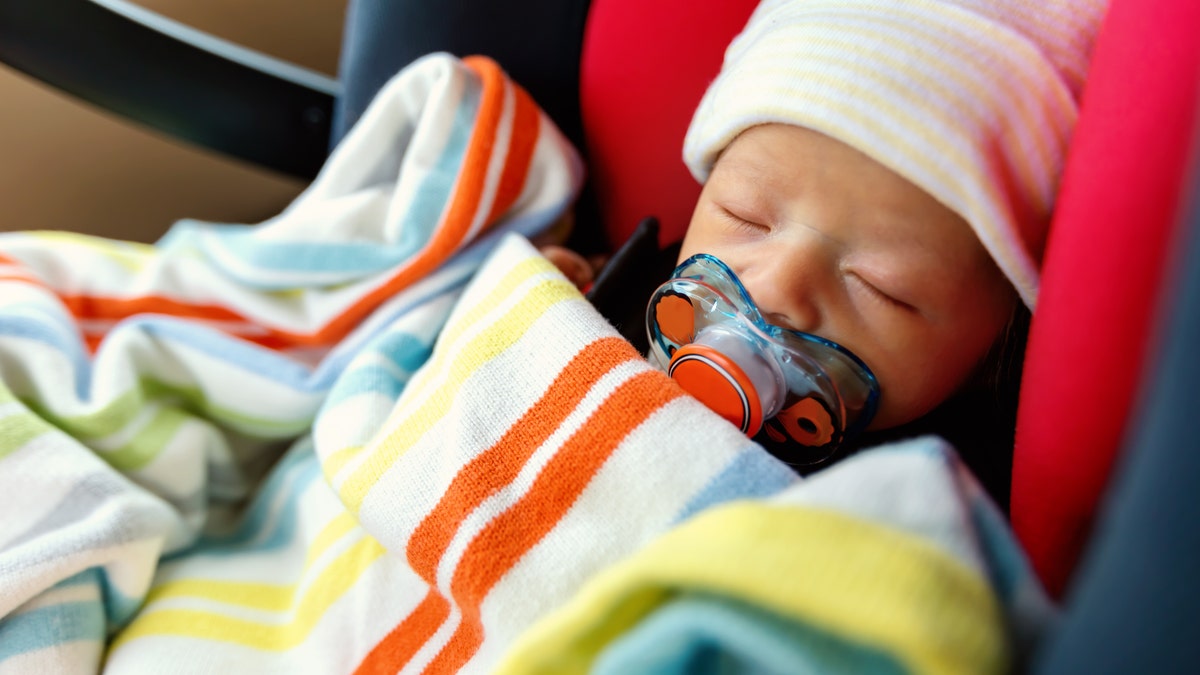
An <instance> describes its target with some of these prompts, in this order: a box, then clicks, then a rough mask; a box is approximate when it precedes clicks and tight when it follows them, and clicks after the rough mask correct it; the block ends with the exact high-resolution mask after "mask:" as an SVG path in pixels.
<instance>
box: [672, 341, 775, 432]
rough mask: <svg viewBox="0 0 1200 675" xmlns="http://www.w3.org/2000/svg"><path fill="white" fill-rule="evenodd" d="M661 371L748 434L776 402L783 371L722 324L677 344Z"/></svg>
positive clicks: (771, 412) (768, 357)
mask: <svg viewBox="0 0 1200 675" xmlns="http://www.w3.org/2000/svg"><path fill="white" fill-rule="evenodd" d="M667 373H668V374H669V375H670V376H671V377H673V378H675V380H676V381H677V382H678V383H679V384H680V386H682V387H683V388H684V389H685V390H687V392H688V393H689V394H691V395H692V396H694V397H696V398H697V399H699V400H700V402H701V403H703V404H704V405H705V406H707V407H708V408H709V409H711V410H713V411H714V412H716V413H717V414H718V415H721V416H722V417H724V418H725V419H727V420H729V421H730V422H732V423H733V424H735V425H737V426H739V427H740V428H741V430H742V431H743V432H744V433H746V434H747V435H749V436H753V435H755V434H757V433H758V431H759V429H761V428H762V425H763V420H767V419H770V418H771V417H773V416H774V415H775V414H776V413H777V412H779V409H780V407H782V404H783V400H784V396H785V394H786V393H787V392H786V387H785V384H784V379H783V374H782V373H781V372H780V370H779V366H778V365H776V364H775V362H774V360H773V359H771V358H770V356H769V355H767V354H763V353H762V352H761V351H760V349H759V348H758V346H757V345H756V344H755V342H754V341H753V340H751V339H748V337H747V336H745V335H743V334H741V333H740V332H738V331H736V330H733V329H732V328H730V327H728V326H726V325H721V324H717V325H712V326H709V327H707V328H705V329H703V330H701V331H700V332H699V333H698V334H697V335H696V337H695V339H694V340H693V341H692V342H691V343H689V344H686V345H684V346H683V347H680V348H679V350H678V351H676V352H675V354H674V355H673V356H672V357H671V364H670V366H669V367H668V369H667Z"/></svg>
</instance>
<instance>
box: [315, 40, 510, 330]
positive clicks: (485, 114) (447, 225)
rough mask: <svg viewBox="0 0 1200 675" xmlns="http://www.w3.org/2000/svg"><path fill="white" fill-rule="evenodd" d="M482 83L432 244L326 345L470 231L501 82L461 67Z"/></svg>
mask: <svg viewBox="0 0 1200 675" xmlns="http://www.w3.org/2000/svg"><path fill="white" fill-rule="evenodd" d="M463 62H464V63H465V64H466V65H467V66H468V67H469V68H471V70H472V71H474V72H475V73H476V74H477V75H479V77H480V79H481V80H482V82H483V91H482V92H481V94H480V101H479V112H478V113H476V118H475V128H474V129H472V131H471V139H470V140H469V141H468V142H467V151H466V155H465V156H464V157H463V162H462V167H461V168H460V169H459V173H458V178H457V180H456V181H455V185H454V194H453V196H452V197H451V199H450V202H449V206H448V207H447V209H446V211H445V212H444V215H443V217H442V222H441V223H440V224H439V225H438V228H437V230H436V232H435V234H434V236H433V238H432V239H431V240H430V241H429V242H428V243H426V245H425V247H424V248H423V249H421V251H420V252H419V253H418V254H417V255H416V257H415V258H414V259H413V260H412V261H411V262H410V263H409V264H408V265H407V266H405V267H404V268H403V269H401V270H400V271H399V272H397V273H396V275H395V276H393V277H392V278H391V279H388V280H387V281H386V282H385V283H384V284H382V285H380V286H377V287H376V288H374V289H372V290H371V291H370V292H369V293H367V294H366V295H364V296H363V297H362V298H360V299H359V301H358V302H357V303H355V304H354V305H353V306H351V307H350V308H349V309H348V310H347V311H346V312H343V313H342V314H341V315H340V316H338V317H336V318H334V319H333V320H332V321H331V322H330V323H329V325H327V326H326V327H325V329H324V330H323V331H322V332H321V333H322V335H321V337H322V338H324V340H318V341H317V343H318V344H327V343H328V342H327V341H325V340H328V339H329V338H330V337H333V338H334V341H336V339H340V338H341V336H343V335H345V334H346V333H348V332H349V331H350V330H352V329H353V328H354V327H355V326H357V325H358V324H359V322H360V321H361V320H362V318H363V317H365V316H366V315H367V314H369V313H370V312H371V311H372V310H374V309H375V308H376V307H378V306H379V304H380V303H382V302H383V301H385V300H387V299H388V298H390V297H391V296H393V295H395V294H396V293H398V292H400V291H401V290H403V289H404V288H405V287H407V286H408V285H410V284H411V283H413V282H414V281H416V280H417V279H420V278H421V277H423V276H425V275H426V274H428V273H429V272H431V271H433V270H434V269H435V268H436V267H437V266H438V265H440V264H442V263H443V262H444V261H445V260H446V259H447V258H449V257H450V255H451V254H453V253H454V252H455V250H457V248H458V246H459V244H461V243H462V241H463V239H464V238H465V237H466V235H467V234H468V233H469V232H470V230H471V222H472V221H473V220H474V217H475V213H476V212H477V211H478V210H479V207H480V202H481V200H482V199H483V190H484V187H485V185H486V183H487V173H488V166H489V165H490V164H491V161H492V150H493V148H495V146H496V135H497V133H498V132H499V130H500V129H499V126H500V120H501V117H502V116H503V113H504V83H505V81H506V80H507V78H506V77H505V75H504V71H503V70H501V69H500V66H498V65H496V62H494V61H492V60H490V59H487V58H484V57H473V58H472V59H471V60H469V61H468V60H465V59H464V61H463Z"/></svg>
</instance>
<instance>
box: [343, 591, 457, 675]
mask: <svg viewBox="0 0 1200 675" xmlns="http://www.w3.org/2000/svg"><path fill="white" fill-rule="evenodd" d="M449 615H450V603H449V602H446V599H445V598H443V597H442V596H441V594H439V593H438V592H437V591H436V590H434V589H430V590H429V593H427V594H426V595H425V599H424V600H422V601H421V604H419V605H417V608H416V609H414V610H413V612H412V614H409V615H408V616H407V617H405V619H404V620H403V621H401V622H400V623H399V625H397V626H396V627H395V628H393V629H392V632H390V633H388V634H387V637H385V638H383V639H382V640H380V641H379V644H377V645H375V647H374V648H373V649H372V650H371V651H370V653H369V654H367V656H366V658H364V659H363V660H362V663H360V664H358V668H355V669H354V675H375V674H378V675H383V674H384V673H387V674H388V675H391V674H392V673H395V672H396V671H397V670H399V668H400V665H397V664H405V663H408V662H409V661H410V660H412V657H413V656H414V655H415V654H416V653H417V650H419V649H420V648H421V647H422V646H424V644H425V642H426V641H428V639H429V636H428V635H426V634H425V632H424V631H423V630H418V628H420V627H424V626H429V625H433V626H440V625H442V622H443V621H445V620H446V617H447V616H449Z"/></svg>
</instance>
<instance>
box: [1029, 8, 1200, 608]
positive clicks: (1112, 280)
mask: <svg viewBox="0 0 1200 675" xmlns="http://www.w3.org/2000/svg"><path fill="white" fill-rule="evenodd" d="M1198 25H1200V3H1196V2H1193V1H1192V0H1114V2H1113V3H1112V5H1111V6H1110V9H1109V13H1108V16H1107V17H1106V19H1105V22H1104V25H1103V27H1102V29H1101V32H1100V35H1099V37H1098V40H1097V43H1096V47H1095V49H1094V51H1093V57H1092V59H1093V60H1092V67H1091V72H1090V76H1089V82H1088V84H1087V87H1086V90H1085V92H1084V98H1083V104H1082V112H1081V115H1080V119H1079V123H1078V126H1077V127H1076V130H1075V136H1074V138H1073V139H1072V147H1071V152H1070V156H1069V157H1068V160H1067V168H1066V172H1065V174H1064V177H1063V183H1062V189H1061V193H1060V196H1059V203H1058V208H1057V212H1056V215H1055V219H1054V222H1053V224H1052V226H1051V229H1050V237H1049V241H1048V243H1047V248H1046V253H1045V257H1044V259H1043V263H1042V272H1043V275H1042V289H1041V295H1040V298H1039V301H1038V307H1037V311H1036V312H1035V314H1034V319H1033V325H1032V329H1031V333H1030V340H1029V345H1028V351H1027V352H1026V360H1025V371H1024V380H1023V382H1022V389H1021V399H1020V407H1019V411H1018V418H1017V436H1016V448H1015V455H1014V465H1013V486H1012V507H1011V508H1012V518H1013V525H1014V527H1015V528H1016V531H1017V534H1018V536H1019V537H1020V539H1021V541H1022V543H1023V544H1024V546H1025V547H1026V549H1027V551H1028V552H1029V555H1030V557H1031V559H1032V562H1033V564H1034V567H1035V568H1036V569H1037V571H1038V573H1039V575H1040V576H1041V577H1042V579H1043V581H1045V582H1046V584H1047V586H1048V587H1049V589H1050V590H1051V592H1052V593H1054V594H1056V595H1058V594H1061V592H1062V591H1063V589H1064V587H1065V585H1066V584H1067V582H1068V580H1069V578H1070V574H1071V572H1072V570H1073V569H1074V567H1075V564H1076V561H1077V558H1078V556H1079V553H1080V551H1081V549H1082V548H1083V545H1084V544H1085V543H1086V541H1087V539H1088V537H1089V535H1090V526H1091V522H1092V517H1093V515H1094V513H1095V511H1096V507H1097V504H1098V501H1099V498H1100V495H1101V494H1102V493H1103V491H1104V490H1105V487H1106V485H1107V484H1108V478H1109V474H1110V472H1111V469H1112V466H1113V462H1114V459H1115V458H1116V456H1117V451H1118V448H1120V447H1121V443H1122V439H1123V435H1124V434H1125V431H1126V427H1127V426H1129V425H1130V422H1131V420H1130V419H1129V414H1128V411H1129V410H1130V408H1131V406H1132V405H1133V403H1134V400H1135V397H1136V393H1137V389H1138V385H1139V379H1140V378H1139V376H1140V374H1141V373H1142V372H1143V370H1144V368H1143V364H1144V362H1145V361H1146V360H1147V359H1146V354H1145V352H1146V349H1147V344H1148V338H1149V337H1150V335H1151V329H1152V324H1153V310H1154V309H1155V307H1156V306H1157V305H1158V302H1157V298H1158V297H1159V294H1160V286H1161V285H1162V281H1163V279H1162V277H1163V274H1162V271H1163V269H1164V268H1165V267H1166V265H1165V264H1164V263H1165V260H1166V256H1167V243H1168V241H1169V239H1170V237H1171V235H1172V232H1173V230H1174V229H1175V223H1176V220H1177V217H1178V213H1179V211H1180V200H1181V189H1182V187H1183V185H1184V184H1185V179H1186V176H1185V173H1186V169H1187V166H1188V165H1189V156H1190V152H1189V149H1190V147H1191V135H1192V131H1191V130H1192V128H1193V121H1194V119H1195V113H1196V96H1197V82H1198V76H1200V40H1197V39H1196V32H1195V28H1196V26H1198ZM1136 450H1137V449H1136V448H1130V451H1131V452H1136Z"/></svg>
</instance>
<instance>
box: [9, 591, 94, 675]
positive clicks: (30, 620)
mask: <svg viewBox="0 0 1200 675" xmlns="http://www.w3.org/2000/svg"><path fill="white" fill-rule="evenodd" d="M78 640H93V641H95V642H97V643H101V644H103V642H104V610H103V609H102V608H101V607H100V602H99V601H98V600H92V601H87V602H68V603H64V604H61V605H51V606H49V607H41V608H39V609H35V610H33V611H29V612H22V613H20V614H14V615H11V616H9V617H7V618H5V619H4V620H2V621H0V663H2V662H4V661H5V660H6V659H10V658H12V657H14V656H18V655H20V654H24V653H26V652H32V651H37V650H39V649H46V648H49V647H55V646H58V645H61V644H63V643H66V642H75V641H78Z"/></svg>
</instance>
